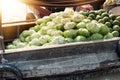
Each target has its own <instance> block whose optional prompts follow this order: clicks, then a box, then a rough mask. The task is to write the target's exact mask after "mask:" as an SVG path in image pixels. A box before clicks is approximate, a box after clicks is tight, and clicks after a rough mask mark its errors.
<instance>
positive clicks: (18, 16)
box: [2, 0, 27, 22]
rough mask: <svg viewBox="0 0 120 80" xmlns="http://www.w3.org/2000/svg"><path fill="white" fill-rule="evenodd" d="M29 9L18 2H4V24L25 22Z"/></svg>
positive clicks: (11, 0)
mask: <svg viewBox="0 0 120 80" xmlns="http://www.w3.org/2000/svg"><path fill="white" fill-rule="evenodd" d="M26 13H27V7H26V5H25V4H23V3H20V2H19V1H18V0H2V22H13V21H20V20H25V18H26Z"/></svg>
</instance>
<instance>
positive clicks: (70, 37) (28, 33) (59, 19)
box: [6, 9, 120, 49]
mask: <svg viewBox="0 0 120 80" xmlns="http://www.w3.org/2000/svg"><path fill="white" fill-rule="evenodd" d="M119 26H120V16H115V15H114V14H108V13H107V12H105V11H104V10H102V9H101V10H97V11H89V12H85V11H80V12H74V11H73V10H71V9H70V10H69V9H66V10H65V11H62V12H56V13H52V14H51V15H50V16H45V17H43V18H40V19H38V20H37V21H36V25H35V26H34V27H31V28H30V29H29V30H24V31H23V32H22V33H21V34H20V35H19V38H17V39H15V40H14V41H13V42H12V43H11V44H9V45H7V46H6V48H7V49H15V48H24V47H31V46H48V45H55V44H64V43H71V42H82V41H90V40H100V39H110V38H113V37H119V31H120V27H119Z"/></svg>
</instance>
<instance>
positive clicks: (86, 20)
mask: <svg viewBox="0 0 120 80" xmlns="http://www.w3.org/2000/svg"><path fill="white" fill-rule="evenodd" d="M90 21H91V20H90V19H84V20H83V22H85V23H89V22H90Z"/></svg>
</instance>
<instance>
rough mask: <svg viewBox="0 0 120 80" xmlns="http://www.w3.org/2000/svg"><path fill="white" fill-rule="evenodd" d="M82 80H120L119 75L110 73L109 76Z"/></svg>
mask: <svg viewBox="0 0 120 80" xmlns="http://www.w3.org/2000/svg"><path fill="white" fill-rule="evenodd" d="M84 80H120V73H112V74H109V75H104V76H100V77H96V78H93V79H84Z"/></svg>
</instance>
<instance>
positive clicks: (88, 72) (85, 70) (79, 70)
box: [0, 0, 120, 80]
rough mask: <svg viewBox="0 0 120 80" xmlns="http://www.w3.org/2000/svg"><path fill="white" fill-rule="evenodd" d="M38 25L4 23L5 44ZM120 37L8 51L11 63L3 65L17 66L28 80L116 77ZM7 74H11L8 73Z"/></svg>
mask: <svg viewBox="0 0 120 80" xmlns="http://www.w3.org/2000/svg"><path fill="white" fill-rule="evenodd" d="M36 1H37V0H36ZM34 25H35V23H34V22H33V21H32V22H31V21H30V22H29V21H27V22H21V23H14V24H13V23H12V24H4V25H3V34H4V37H5V44H7V43H8V42H10V41H12V40H13V39H15V38H16V37H18V35H19V34H20V33H21V32H22V30H25V29H28V28H30V27H32V26H34ZM15 34H17V35H15ZM119 40H120V38H119V37H118V38H113V39H107V40H98V41H88V42H84V43H82V42H76V43H67V44H61V45H52V46H48V47H46V46H44V47H32V48H27V49H26V48H21V49H11V50H5V53H4V55H3V56H4V58H5V59H7V60H8V62H6V63H5V64H3V65H5V66H6V65H12V66H14V67H15V69H18V70H17V71H18V72H20V73H22V75H21V77H23V78H24V79H25V80H94V79H97V80H102V79H107V78H108V79H116V77H117V78H118V77H119V75H120V61H119V59H120V43H119ZM0 67H1V66H0ZM6 67H7V66H6ZM7 68H8V67H7ZM0 70H1V69H0ZM2 74H3V73H2ZM111 75H112V76H113V78H111ZM3 76H4V77H5V76H11V74H10V73H9V74H6V73H5V75H2V77H3ZM14 76H15V75H14ZM114 77H115V78H114ZM19 78H20V76H19ZM98 78H99V79H98ZM11 80H12V79H11ZM18 80H22V79H18Z"/></svg>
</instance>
